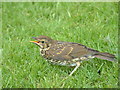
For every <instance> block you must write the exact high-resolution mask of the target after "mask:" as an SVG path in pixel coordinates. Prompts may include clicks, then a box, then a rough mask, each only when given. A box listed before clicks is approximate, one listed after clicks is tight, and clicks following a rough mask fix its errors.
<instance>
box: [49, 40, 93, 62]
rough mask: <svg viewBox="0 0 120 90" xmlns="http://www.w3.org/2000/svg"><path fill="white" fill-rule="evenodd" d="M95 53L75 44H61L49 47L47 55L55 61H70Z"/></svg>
mask: <svg viewBox="0 0 120 90" xmlns="http://www.w3.org/2000/svg"><path fill="white" fill-rule="evenodd" d="M94 53H95V52H94V51H92V50H89V48H86V46H84V45H81V44H77V43H68V42H66V43H65V42H64V43H63V42H62V43H58V44H55V45H53V46H52V47H51V49H50V51H49V55H50V56H52V57H51V58H52V59H56V60H70V59H74V58H80V57H82V56H88V55H92V54H94Z"/></svg>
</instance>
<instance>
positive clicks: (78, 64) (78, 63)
mask: <svg viewBox="0 0 120 90" xmlns="http://www.w3.org/2000/svg"><path fill="white" fill-rule="evenodd" d="M76 64H77V66H76V67H75V68H74V70H73V71H72V72H71V73H70V74H69V76H71V75H72V74H73V73H74V72H75V71H76V70H77V68H78V67H79V66H80V62H77V63H76Z"/></svg>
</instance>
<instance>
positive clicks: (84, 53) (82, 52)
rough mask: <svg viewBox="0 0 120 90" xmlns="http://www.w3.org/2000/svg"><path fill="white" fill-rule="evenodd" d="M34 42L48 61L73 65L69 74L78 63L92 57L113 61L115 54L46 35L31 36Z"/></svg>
mask: <svg viewBox="0 0 120 90" xmlns="http://www.w3.org/2000/svg"><path fill="white" fill-rule="evenodd" d="M33 38H34V39H35V40H36V41H30V42H32V43H35V44H36V45H38V46H39V48H40V54H41V55H42V56H43V57H44V58H45V59H46V60H47V61H49V62H50V63H52V64H57V65H64V66H75V68H74V70H73V71H72V72H71V73H70V76H71V75H72V74H73V73H74V72H75V71H76V70H77V68H78V67H79V66H80V63H81V62H82V61H84V60H88V59H92V58H100V59H105V60H108V61H114V60H115V56H114V55H112V54H109V53H102V52H99V51H97V50H94V49H91V48H88V47H86V46H84V45H82V44H79V43H73V42H62V41H57V40H53V39H51V38H50V37H47V36H39V37H33Z"/></svg>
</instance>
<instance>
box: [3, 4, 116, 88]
mask: <svg viewBox="0 0 120 90" xmlns="http://www.w3.org/2000/svg"><path fill="white" fill-rule="evenodd" d="M40 35H45V36H49V37H51V38H52V39H55V40H60V41H67V42H76V43H81V44H83V45H86V46H87V47H90V48H94V49H96V50H99V51H101V52H109V53H111V54H114V55H116V57H117V51H118V44H117V41H118V3H114V2H101V3H100V2H91V3H89V2H86V3H85V2H76V3H70V2H24V3H22V2H21V3H15V2H5V3H2V36H3V39H2V41H3V44H2V48H3V62H2V65H3V66H2V67H3V69H2V76H3V81H2V84H3V87H4V88H22V87H23V88H117V87H118V86H117V84H118V66H117V63H115V62H109V61H105V60H100V59H93V60H89V61H85V62H83V63H82V64H81V67H80V68H79V69H78V70H77V71H76V72H75V73H74V75H73V76H71V77H69V78H68V79H67V80H65V81H62V80H63V78H64V77H65V76H68V75H69V73H70V72H71V71H72V70H73V68H71V67H63V66H57V65H51V64H49V63H48V62H46V61H45V59H43V58H42V57H41V56H40V55H39V48H38V47H37V46H36V45H34V44H32V43H30V42H29V41H31V40H32V38H31V37H36V36H40Z"/></svg>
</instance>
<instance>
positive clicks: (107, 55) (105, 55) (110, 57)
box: [95, 52, 116, 61]
mask: <svg viewBox="0 0 120 90" xmlns="http://www.w3.org/2000/svg"><path fill="white" fill-rule="evenodd" d="M95 57H96V58H100V59H104V60H108V61H115V60H116V58H115V55H113V54H110V53H102V52H99V53H98V54H96V55H95Z"/></svg>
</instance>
